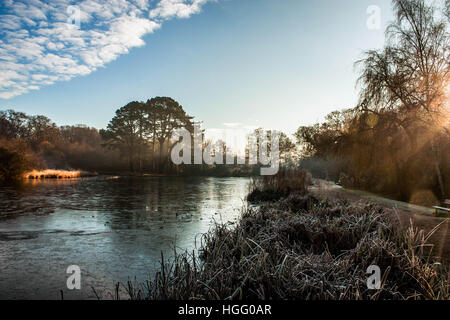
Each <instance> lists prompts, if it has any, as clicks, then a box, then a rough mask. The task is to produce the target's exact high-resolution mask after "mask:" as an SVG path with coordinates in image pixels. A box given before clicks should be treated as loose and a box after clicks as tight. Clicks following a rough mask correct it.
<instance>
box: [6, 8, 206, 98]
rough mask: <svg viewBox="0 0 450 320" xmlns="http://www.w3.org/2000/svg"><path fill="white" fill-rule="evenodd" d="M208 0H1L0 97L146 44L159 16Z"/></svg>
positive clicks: (184, 12) (188, 11)
mask: <svg viewBox="0 0 450 320" xmlns="http://www.w3.org/2000/svg"><path fill="white" fill-rule="evenodd" d="M207 1H208V0H158V1H156V0H152V1H150V0H79V1H72V0H53V1H44V0H3V1H2V2H3V7H4V10H3V11H2V13H1V14H0V98H3V99H9V98H12V97H15V96H18V95H21V94H24V93H26V92H28V91H30V90H38V89H39V88H40V87H41V86H43V85H50V84H53V83H54V82H56V81H66V80H70V79H72V78H73V77H76V76H83V75H87V74H89V73H91V72H93V71H95V70H96V69H97V68H99V67H103V66H104V65H105V64H107V63H108V62H111V61H113V60H115V59H117V58H118V57H119V56H120V55H122V54H127V53H128V52H129V51H130V49H132V48H134V47H140V46H143V45H145V42H144V39H143V37H144V36H145V35H147V34H150V33H153V32H154V31H155V30H157V29H158V28H160V27H161V24H162V23H163V21H165V20H167V19H170V18H187V17H189V16H191V15H192V14H195V13H199V12H200V10H201V7H202V5H203V4H204V3H206V2H207ZM69 6H76V7H77V8H79V10H80V11H77V12H75V13H74V11H73V10H67V8H68V7H69ZM78 13H79V14H78ZM70 15H72V17H70ZM77 21H79V22H80V28H78V27H77V25H76V24H73V22H77ZM68 22H69V23H68Z"/></svg>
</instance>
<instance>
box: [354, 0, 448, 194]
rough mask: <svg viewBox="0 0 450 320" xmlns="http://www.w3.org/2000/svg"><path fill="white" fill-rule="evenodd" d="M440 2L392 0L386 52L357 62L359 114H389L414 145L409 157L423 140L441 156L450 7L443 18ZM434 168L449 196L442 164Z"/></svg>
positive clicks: (391, 119)
mask: <svg viewBox="0 0 450 320" xmlns="http://www.w3.org/2000/svg"><path fill="white" fill-rule="evenodd" d="M436 3H437V2H435V3H434V4H428V3H426V2H425V1H424V0H393V8H394V11H395V20H394V21H393V22H392V23H391V24H390V25H389V26H388V28H387V29H386V44H385V46H384V48H383V49H382V50H370V51H367V52H365V57H364V59H363V60H361V61H358V62H357V66H358V67H360V70H361V71H360V77H359V80H358V83H359V85H360V87H361V91H360V111H361V112H365V113H372V114H374V115H375V116H377V117H380V118H386V117H385V115H386V114H389V117H388V118H389V121H391V122H393V123H395V125H396V126H397V127H398V128H401V129H402V130H403V132H404V135H405V136H406V137H407V139H408V141H409V144H410V152H409V153H408V155H407V156H414V154H415V152H416V151H417V150H418V149H419V148H420V147H423V145H418V139H419V137H420V136H424V135H426V136H428V137H429V139H428V140H431V143H430V146H431V147H430V148H431V149H430V153H432V154H437V152H436V150H435V148H433V143H432V139H433V135H434V134H435V132H436V129H437V127H439V125H441V126H442V119H446V118H448V109H447V108H448V106H446V103H447V101H448V97H446V88H447V87H448V85H449V76H450V75H449V70H450V55H449V53H450V40H449V39H450V37H449V32H448V21H447V20H446V18H445V17H446V16H447V17H448V7H447V8H443V10H442V15H439V8H438V7H437V5H436ZM439 16H441V17H439ZM419 132H420V135H419V134H418V133H419ZM425 141H426V140H425V139H422V142H423V143H424V142H425ZM435 166H436V173H437V176H438V179H439V184H440V188H441V192H442V195H444V194H445V192H444V190H443V183H442V175H441V173H440V170H439V165H438V160H437V159H435Z"/></svg>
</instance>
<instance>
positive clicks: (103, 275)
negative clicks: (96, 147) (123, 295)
mask: <svg viewBox="0 0 450 320" xmlns="http://www.w3.org/2000/svg"><path fill="white" fill-rule="evenodd" d="M247 191H248V180H247V179H245V178H175V177H174V178H118V179H111V178H89V179H82V180H71V181H70V180H66V181H61V180H56V181H43V182H39V183H36V182H35V181H30V182H29V183H26V184H25V185H23V186H22V187H20V188H0V298H46V299H47V298H49V299H57V298H59V290H61V289H64V288H65V283H66V279H67V275H66V274H65V270H66V268H67V267H68V266H69V265H71V264H77V265H79V266H80V267H81V269H82V275H83V277H82V290H81V291H80V292H76V291H68V290H66V289H65V290H64V291H65V297H66V298H94V297H95V296H94V295H93V291H92V290H91V288H90V287H91V286H94V287H95V288H96V290H97V292H99V293H100V294H103V295H106V293H107V291H108V289H111V288H114V283H115V282H117V281H119V280H120V281H126V280H127V279H128V278H129V277H131V278H132V277H134V276H137V277H138V280H144V279H145V277H146V276H148V274H149V273H152V272H153V271H154V270H155V268H156V267H157V265H158V263H159V259H160V253H161V251H163V252H165V254H166V255H170V254H171V253H172V252H173V247H174V245H175V246H177V247H179V248H181V249H188V250H191V249H194V248H195V240H196V237H197V236H198V235H199V234H201V233H204V232H206V231H207V230H208V229H209V228H210V227H211V225H212V223H213V221H214V220H220V219H221V220H222V221H232V220H235V219H236V218H237V217H238V215H239V212H240V209H241V208H242V205H243V204H244V201H243V199H244V197H245V195H246V193H247ZM197 239H198V237H197Z"/></svg>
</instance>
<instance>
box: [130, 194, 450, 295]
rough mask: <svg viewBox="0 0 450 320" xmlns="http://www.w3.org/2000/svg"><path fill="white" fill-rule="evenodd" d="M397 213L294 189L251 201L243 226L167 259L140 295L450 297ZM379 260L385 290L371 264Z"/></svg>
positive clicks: (427, 253) (421, 242) (223, 229)
mask: <svg viewBox="0 0 450 320" xmlns="http://www.w3.org/2000/svg"><path fill="white" fill-rule="evenodd" d="M395 217H396V215H395V214H393V212H392V211H390V210H387V209H385V208H382V207H379V206H378V205H375V204H373V203H370V202H353V203H350V202H348V201H346V200H335V201H331V200H320V199H316V198H314V197H312V196H311V195H308V194H304V195H300V194H291V195H290V196H288V197H286V198H284V199H282V200H279V201H277V202H274V203H270V204H264V205H262V206H260V207H259V208H248V209H245V210H244V211H243V213H242V217H241V219H240V221H239V223H238V224H237V225H236V226H231V225H228V224H217V225H215V227H214V228H212V229H211V230H210V231H209V232H208V233H206V234H204V235H203V237H202V241H201V247H200V250H199V253H198V255H197V254H194V253H188V252H185V253H181V254H178V253H175V255H174V258H173V259H172V260H171V261H166V260H165V259H164V257H162V259H161V269H160V271H159V272H157V273H156V275H155V277H154V279H152V280H149V281H147V282H146V283H145V284H141V285H139V286H136V285H135V284H132V283H131V282H129V283H128V284H127V286H126V290H127V292H128V294H129V297H130V298H131V299H152V300H166V299H169V300H172V299H192V300H197V299H208V300H209V299H212V300H216V299H217V300H219V299H220V300H223V299H226V300H239V299H246V300H248V299H251V300H252V299H257V300H269V299H275V300H280V299H286V300H291V299H294V300H318V299H320V300H330V299H331V300H340V299H344V300H349V299H350V300H355V299H356V300H359V299H367V300H379V299H399V300H404V299H449V298H450V295H449V286H448V276H449V273H448V271H447V270H446V269H445V267H444V266H443V265H440V264H436V263H435V262H434V261H433V258H432V247H431V246H430V245H429V244H427V240H428V238H429V237H430V234H428V235H425V234H424V233H423V232H422V231H419V230H417V229H416V228H415V227H414V226H413V225H411V226H410V228H409V229H408V230H406V231H401V230H399V229H398V225H399V223H398V221H397V219H396V218H395ZM373 264H375V265H378V266H379V267H380V269H381V271H382V286H381V289H380V290H369V289H368V288H367V284H366V279H367V275H366V270H367V268H368V266H370V265H373Z"/></svg>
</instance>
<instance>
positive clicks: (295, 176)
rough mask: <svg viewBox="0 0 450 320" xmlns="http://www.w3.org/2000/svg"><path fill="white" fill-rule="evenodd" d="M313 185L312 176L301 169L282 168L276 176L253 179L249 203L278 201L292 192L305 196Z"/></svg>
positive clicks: (248, 198)
mask: <svg viewBox="0 0 450 320" xmlns="http://www.w3.org/2000/svg"><path fill="white" fill-rule="evenodd" d="M311 183H312V177H311V174H310V173H309V172H308V171H306V170H304V169H301V168H282V169H280V170H279V171H278V173H277V174H276V175H273V176H262V177H259V178H253V180H252V185H251V191H250V193H249V195H248V196H247V200H248V201H249V202H253V203H254V202H264V201H276V200H279V199H281V198H283V197H287V196H288V195H289V194H290V193H291V192H296V193H300V194H305V193H306V191H307V189H308V186H309V185H310V184H311Z"/></svg>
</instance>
